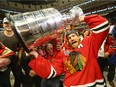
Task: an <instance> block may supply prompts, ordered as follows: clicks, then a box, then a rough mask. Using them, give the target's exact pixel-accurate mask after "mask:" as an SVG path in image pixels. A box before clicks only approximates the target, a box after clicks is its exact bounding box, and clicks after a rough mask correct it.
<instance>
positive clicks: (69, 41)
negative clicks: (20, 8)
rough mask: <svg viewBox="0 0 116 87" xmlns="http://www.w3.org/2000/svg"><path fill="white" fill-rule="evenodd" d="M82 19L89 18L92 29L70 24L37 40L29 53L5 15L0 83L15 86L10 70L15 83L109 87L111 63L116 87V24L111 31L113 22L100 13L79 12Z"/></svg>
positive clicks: (0, 36)
mask: <svg viewBox="0 0 116 87" xmlns="http://www.w3.org/2000/svg"><path fill="white" fill-rule="evenodd" d="M78 21H79V23H81V22H85V23H86V24H87V25H88V26H89V27H88V29H86V30H81V31H78V29H74V26H73V25H72V24H67V25H65V27H62V28H61V29H58V30H57V31H56V33H55V34H54V35H51V36H48V37H46V38H44V39H45V40H43V41H40V40H38V41H36V42H35V43H33V44H32V45H31V46H30V49H31V50H32V51H31V52H30V53H27V52H26V51H25V49H23V48H22V46H21V44H20V42H19V41H18V40H17V38H16V37H15V34H14V32H13V30H12V27H11V26H10V23H9V20H7V18H4V19H3V27H4V30H3V31H1V32H0V87H11V83H10V72H12V73H13V75H14V78H15V79H14V84H13V87H33V86H34V87H107V83H106V79H105V78H104V74H103V72H104V68H105V66H107V64H108V65H109V70H108V75H107V79H108V82H109V84H110V85H111V86H112V87H115V84H114V82H113V79H114V77H115V67H116V49H115V44H116V43H115V41H116V33H114V32H116V31H114V30H116V25H115V24H113V25H114V27H113V30H112V31H113V33H112V32H111V33H109V29H110V26H111V25H110V24H109V22H108V20H107V19H106V18H104V17H102V16H101V15H98V14H94V15H88V16H84V15H83V16H80V15H79V18H78ZM72 26H73V27H72ZM48 38H49V39H48ZM38 42H41V43H39V44H38ZM32 56H33V58H32ZM106 62H107V63H106Z"/></svg>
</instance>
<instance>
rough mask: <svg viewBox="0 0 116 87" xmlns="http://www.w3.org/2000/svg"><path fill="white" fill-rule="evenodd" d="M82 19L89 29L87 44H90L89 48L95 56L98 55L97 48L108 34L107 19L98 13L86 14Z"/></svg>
mask: <svg viewBox="0 0 116 87" xmlns="http://www.w3.org/2000/svg"><path fill="white" fill-rule="evenodd" d="M84 21H85V22H86V24H88V25H89V28H90V29H91V31H92V32H91V35H90V37H89V38H88V39H87V40H88V44H89V45H91V47H92V48H91V50H94V53H93V54H95V55H96V56H97V55H98V50H99V48H100V46H101V44H102V43H103V41H104V39H105V38H106V36H107V35H108V31H109V23H108V20H107V19H106V18H104V17H102V16H100V15H97V14H96V15H90V16H86V17H85V19H84Z"/></svg>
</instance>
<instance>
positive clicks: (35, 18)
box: [6, 8, 77, 52]
mask: <svg viewBox="0 0 116 87" xmlns="http://www.w3.org/2000/svg"><path fill="white" fill-rule="evenodd" d="M73 10H76V9H73ZM76 14H77V13H74V12H69V13H60V12H59V11H58V10H56V9H55V8H47V9H43V10H39V11H32V12H26V13H20V14H15V15H11V14H7V15H6V17H7V19H8V20H9V21H10V24H11V27H12V29H13V31H14V32H15V35H16V37H17V39H18V40H19V41H20V43H21V45H22V46H23V48H24V49H25V50H26V51H27V52H29V49H28V48H29V45H31V44H32V43H34V42H35V41H36V40H37V39H39V38H44V36H46V35H49V33H50V32H54V31H55V30H56V29H58V28H59V27H61V25H62V24H63V23H67V22H71V21H72V19H74V18H76V16H77V15H76Z"/></svg>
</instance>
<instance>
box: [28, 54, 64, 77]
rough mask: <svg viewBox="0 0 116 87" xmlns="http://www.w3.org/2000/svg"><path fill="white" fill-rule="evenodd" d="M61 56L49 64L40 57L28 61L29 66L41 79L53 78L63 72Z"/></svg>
mask: <svg viewBox="0 0 116 87" xmlns="http://www.w3.org/2000/svg"><path fill="white" fill-rule="evenodd" d="M62 57H63V56H62V54H59V55H57V58H54V60H53V62H49V61H47V60H46V59H44V58H43V57H41V56H40V55H39V56H38V58H35V59H33V60H31V61H30V63H29V66H30V67H31V68H32V69H33V70H34V71H35V72H36V73H37V74H38V75H39V76H40V77H42V78H47V79H48V78H53V77H55V76H57V75H60V74H62V73H63V72H64V67H63V61H62Z"/></svg>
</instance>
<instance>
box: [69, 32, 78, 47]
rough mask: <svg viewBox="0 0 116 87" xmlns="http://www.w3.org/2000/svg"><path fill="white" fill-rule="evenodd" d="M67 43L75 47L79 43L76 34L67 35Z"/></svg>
mask: <svg viewBox="0 0 116 87" xmlns="http://www.w3.org/2000/svg"><path fill="white" fill-rule="evenodd" d="M67 39H68V43H69V44H70V46H71V47H72V48H77V47H78V45H79V43H80V39H79V36H77V35H76V34H74V33H72V34H70V35H69V36H68V38H67Z"/></svg>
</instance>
